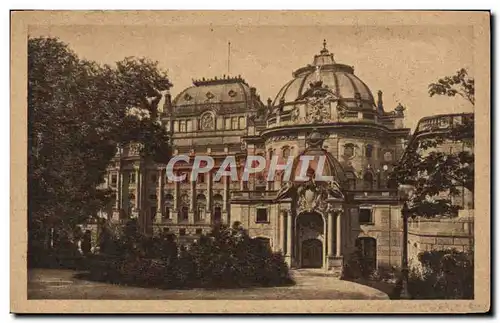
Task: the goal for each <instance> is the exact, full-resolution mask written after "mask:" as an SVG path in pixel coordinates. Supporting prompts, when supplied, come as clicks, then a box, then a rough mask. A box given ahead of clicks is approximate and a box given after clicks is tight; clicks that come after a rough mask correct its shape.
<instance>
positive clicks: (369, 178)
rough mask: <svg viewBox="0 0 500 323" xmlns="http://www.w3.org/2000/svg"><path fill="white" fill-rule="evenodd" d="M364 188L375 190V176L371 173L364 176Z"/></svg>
mask: <svg viewBox="0 0 500 323" xmlns="http://www.w3.org/2000/svg"><path fill="white" fill-rule="evenodd" d="M363 188H364V189H365V190H371V189H373V174H372V173H371V172H366V173H365V175H364V176H363Z"/></svg>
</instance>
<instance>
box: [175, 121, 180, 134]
mask: <svg viewBox="0 0 500 323" xmlns="http://www.w3.org/2000/svg"><path fill="white" fill-rule="evenodd" d="M174 132H179V121H177V120H176V121H174Z"/></svg>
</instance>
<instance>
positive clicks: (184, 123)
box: [179, 120, 187, 132]
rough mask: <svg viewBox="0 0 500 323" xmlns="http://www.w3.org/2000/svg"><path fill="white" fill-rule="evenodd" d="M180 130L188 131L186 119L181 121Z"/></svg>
mask: <svg viewBox="0 0 500 323" xmlns="http://www.w3.org/2000/svg"><path fill="white" fill-rule="evenodd" d="M179 132H187V122H186V120H181V121H179Z"/></svg>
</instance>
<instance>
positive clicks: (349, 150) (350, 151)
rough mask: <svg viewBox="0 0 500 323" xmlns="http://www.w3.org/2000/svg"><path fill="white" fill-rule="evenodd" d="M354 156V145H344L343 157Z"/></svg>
mask: <svg viewBox="0 0 500 323" xmlns="http://www.w3.org/2000/svg"><path fill="white" fill-rule="evenodd" d="M353 156H354V144H351V143H348V144H345V145H344V157H346V158H351V157H353Z"/></svg>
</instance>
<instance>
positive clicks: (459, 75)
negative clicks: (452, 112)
mask: <svg viewBox="0 0 500 323" xmlns="http://www.w3.org/2000/svg"><path fill="white" fill-rule="evenodd" d="M474 94H475V91H474V79H473V78H470V77H469V76H468V74H467V70H466V69H465V68H462V69H460V70H458V71H457V72H456V74H455V75H453V76H445V77H443V78H440V79H439V80H438V81H437V82H436V83H431V84H429V95H430V96H434V95H447V96H456V95H460V96H461V97H463V98H464V99H466V100H467V101H469V102H470V103H471V104H472V105H474V103H475V99H474Z"/></svg>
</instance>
